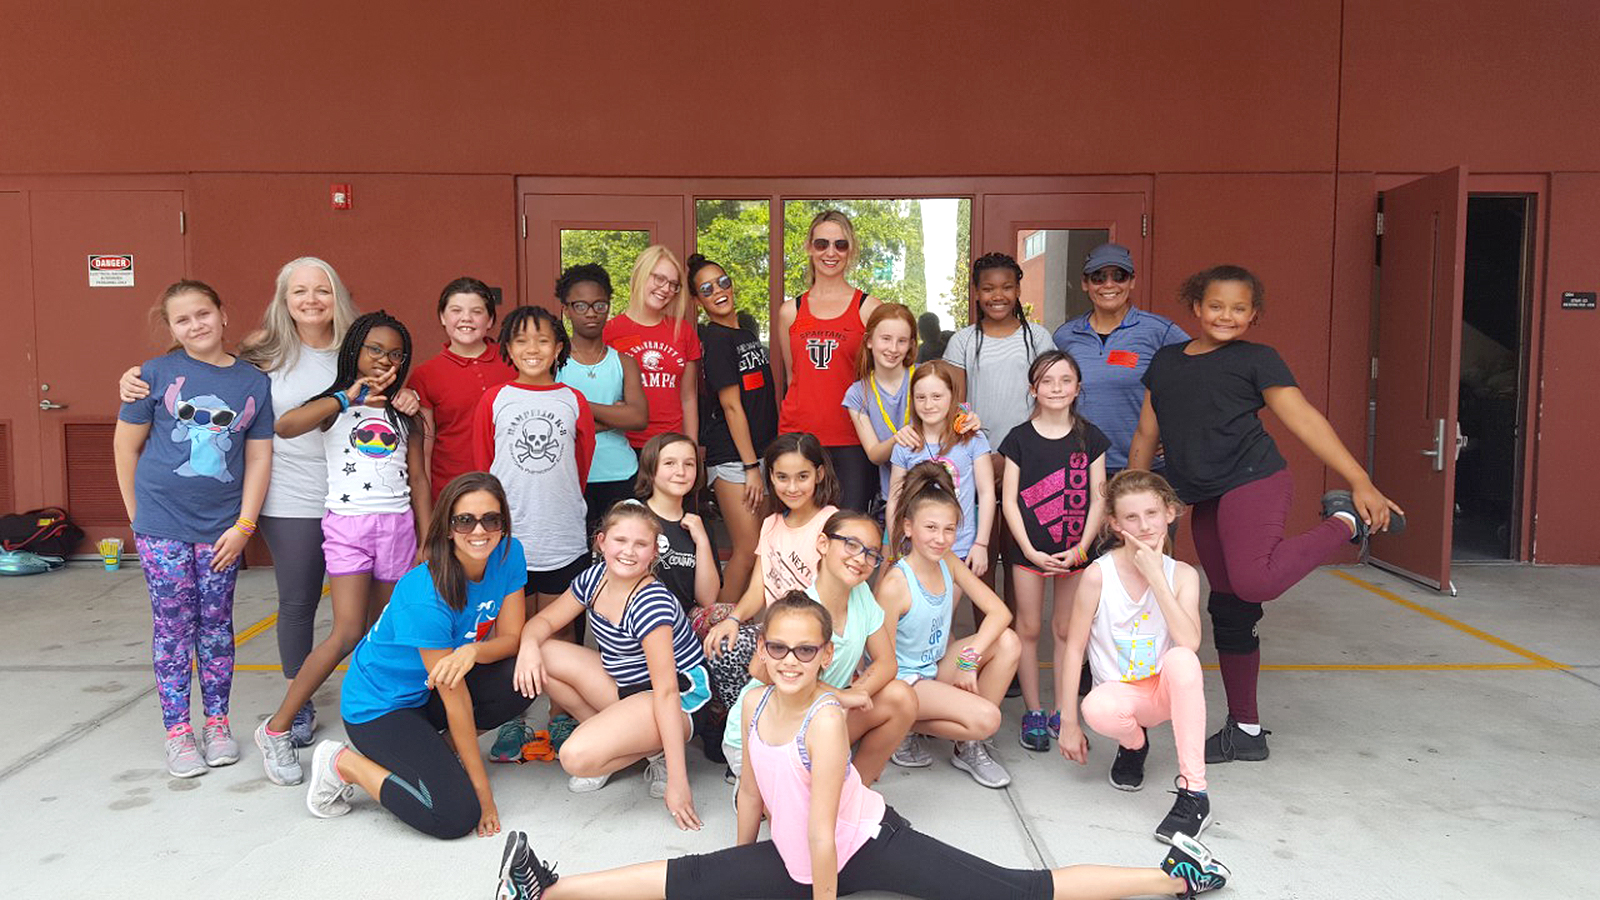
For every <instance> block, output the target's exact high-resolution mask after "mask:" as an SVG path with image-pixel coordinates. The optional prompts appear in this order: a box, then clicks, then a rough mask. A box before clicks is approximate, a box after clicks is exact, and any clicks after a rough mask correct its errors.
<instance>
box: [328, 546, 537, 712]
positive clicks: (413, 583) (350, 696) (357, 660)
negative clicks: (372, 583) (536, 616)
mask: <svg viewBox="0 0 1600 900" xmlns="http://www.w3.org/2000/svg"><path fill="white" fill-rule="evenodd" d="M527 580H528V569H527V563H526V562H525V560H524V558H523V555H522V544H521V543H519V542H518V541H514V540H511V538H510V537H509V536H503V537H501V538H500V545H499V546H498V547H495V548H494V552H493V553H491V554H489V565H488V566H487V567H486V568H485V569H484V570H483V577H482V578H480V579H479V580H477V581H468V582H467V602H466V605H465V606H463V607H462V608H461V611H460V612H456V611H455V610H453V609H451V608H450V607H449V606H448V605H447V604H446V603H445V602H444V598H442V597H440V596H439V592H438V591H436V590H434V588H433V573H432V572H431V571H429V569H428V564H427V563H423V564H422V565H420V566H417V567H416V568H414V569H412V570H411V571H409V572H407V573H406V574H405V575H403V576H401V578H400V580H399V581H397V582H395V585H394V593H393V594H391V595H390V596H389V605H388V606H385V607H384V608H383V613H382V614H381V615H379V616H378V621H376V622H374V623H373V625H372V629H371V630H370V631H368V632H367V634H366V637H363V638H362V639H361V643H359V644H357V645H356V650H355V652H354V653H352V654H350V671H348V672H346V673H345V676H344V688H343V694H342V695H341V697H340V701H339V712H340V714H341V715H342V716H343V717H344V720H345V721H346V722H355V723H357V724H360V723H362V722H370V721H372V720H373V719H376V718H378V717H379V716H381V715H384V714H385V713H391V712H394V711H395V710H397V709H413V708H415V707H418V706H422V705H423V704H424V703H427V702H428V693H429V691H428V685H427V682H428V669H427V667H426V666H424V665H423V664H422V654H420V653H418V652H417V651H418V650H424V649H447V650H454V649H455V648H457V647H464V646H466V645H467V644H471V643H474V642H477V641H482V640H483V639H485V638H487V637H488V636H489V630H490V628H492V627H493V625H494V620H495V618H496V617H497V616H499V615H500V604H501V603H503V602H504V601H505V599H506V596H507V595H509V594H512V593H515V592H516V591H520V590H522V586H523V585H524V584H526V583H527Z"/></svg>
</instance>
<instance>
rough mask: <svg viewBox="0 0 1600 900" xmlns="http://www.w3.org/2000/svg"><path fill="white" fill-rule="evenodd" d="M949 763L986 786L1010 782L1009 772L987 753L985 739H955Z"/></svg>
mask: <svg viewBox="0 0 1600 900" xmlns="http://www.w3.org/2000/svg"><path fill="white" fill-rule="evenodd" d="M950 765H952V766H955V767H956V768H958V769H960V770H961V771H963V772H966V773H967V774H968V775H971V776H972V780H973V781H976V782H977V783H979V784H981V785H983V786H984V787H986V788H1003V787H1005V786H1006V785H1008V784H1010V783H1011V773H1010V772H1007V771H1006V767H1005V766H1002V765H1000V763H999V762H998V761H996V760H995V758H994V757H992V756H990V755H989V747H988V742H987V741H957V742H956V753H955V755H954V756H952V757H950Z"/></svg>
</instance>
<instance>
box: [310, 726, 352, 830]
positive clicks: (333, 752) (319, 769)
mask: <svg viewBox="0 0 1600 900" xmlns="http://www.w3.org/2000/svg"><path fill="white" fill-rule="evenodd" d="M344 747H345V743H344V741H323V742H322V743H320V744H318V745H317V749H316V750H314V751H312V753H311V784H310V786H309V787H307V788H306V809H309V810H311V814H312V815H313V816H316V817H317V818H319V819H331V818H333V817H335V816H342V815H344V814H345V813H347V812H349V811H350V797H351V795H353V794H355V792H356V786H355V785H353V784H351V783H349V782H347V781H345V780H344V779H343V778H342V777H340V776H339V770H338V769H337V768H335V767H334V764H333V763H334V760H335V759H337V758H338V756H339V751H341V750H343V749H344Z"/></svg>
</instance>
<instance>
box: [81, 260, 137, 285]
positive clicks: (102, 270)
mask: <svg viewBox="0 0 1600 900" xmlns="http://www.w3.org/2000/svg"><path fill="white" fill-rule="evenodd" d="M89 287H133V254H132V253H91V254H89Z"/></svg>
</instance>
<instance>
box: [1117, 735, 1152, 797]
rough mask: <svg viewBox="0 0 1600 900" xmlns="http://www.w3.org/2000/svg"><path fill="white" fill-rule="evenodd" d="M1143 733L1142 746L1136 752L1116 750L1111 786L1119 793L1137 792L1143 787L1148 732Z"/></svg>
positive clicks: (1120, 748) (1148, 746)
mask: <svg viewBox="0 0 1600 900" xmlns="http://www.w3.org/2000/svg"><path fill="white" fill-rule="evenodd" d="M1140 730H1141V731H1143V732H1144V746H1143V747H1140V748H1139V749H1137V750H1129V749H1128V748H1127V747H1118V748H1117V759H1116V761H1115V762H1113V763H1112V764H1111V786H1112V787H1114V788H1116V789H1117V790H1119V791H1137V790H1139V789H1140V788H1142V787H1144V758H1145V757H1146V756H1149V755H1150V732H1149V730H1148V729H1140Z"/></svg>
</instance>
